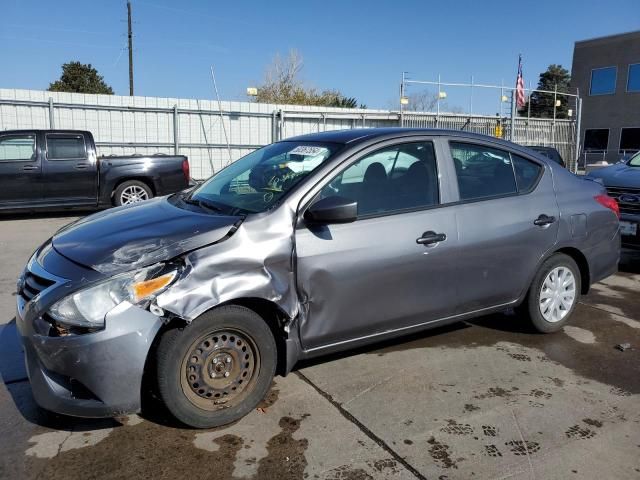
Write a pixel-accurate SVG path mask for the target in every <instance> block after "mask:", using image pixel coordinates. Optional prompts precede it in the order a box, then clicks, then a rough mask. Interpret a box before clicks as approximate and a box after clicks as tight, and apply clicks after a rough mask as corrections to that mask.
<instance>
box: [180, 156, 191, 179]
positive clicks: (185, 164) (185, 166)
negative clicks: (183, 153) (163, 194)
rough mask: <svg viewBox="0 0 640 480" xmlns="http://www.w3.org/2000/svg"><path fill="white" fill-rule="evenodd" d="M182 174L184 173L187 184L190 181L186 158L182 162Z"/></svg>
mask: <svg viewBox="0 0 640 480" xmlns="http://www.w3.org/2000/svg"><path fill="white" fill-rule="evenodd" d="M182 173H184V178H185V179H186V180H187V182H188V181H189V180H191V177H190V173H189V160H187V159H186V158H185V159H184V160H182Z"/></svg>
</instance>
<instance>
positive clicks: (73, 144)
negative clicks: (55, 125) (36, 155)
mask: <svg viewBox="0 0 640 480" xmlns="http://www.w3.org/2000/svg"><path fill="white" fill-rule="evenodd" d="M86 157H87V150H86V148H85V144H84V137H83V136H82V135H59V134H55V135H47V159H48V160H69V159H78V158H86Z"/></svg>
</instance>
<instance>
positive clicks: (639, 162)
mask: <svg viewBox="0 0 640 480" xmlns="http://www.w3.org/2000/svg"><path fill="white" fill-rule="evenodd" d="M629 165H631V166H632V167H640V152H638V153H636V154H635V155H634V156H633V157H631V160H629Z"/></svg>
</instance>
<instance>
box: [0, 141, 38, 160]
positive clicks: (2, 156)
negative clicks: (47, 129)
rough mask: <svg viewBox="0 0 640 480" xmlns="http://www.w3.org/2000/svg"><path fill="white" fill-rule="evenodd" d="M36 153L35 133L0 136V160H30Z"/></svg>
mask: <svg viewBox="0 0 640 480" xmlns="http://www.w3.org/2000/svg"><path fill="white" fill-rule="evenodd" d="M35 154H36V137H35V135H6V136H2V137H0V162H31V161H33V160H34V158H35Z"/></svg>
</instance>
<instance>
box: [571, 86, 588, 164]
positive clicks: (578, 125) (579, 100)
mask: <svg viewBox="0 0 640 480" xmlns="http://www.w3.org/2000/svg"><path fill="white" fill-rule="evenodd" d="M576 110H577V112H576V119H577V122H576V133H575V135H576V154H575V160H576V164H575V167H574V173H578V163H579V162H580V148H581V146H580V129H581V128H582V98H580V97H577V100H576ZM585 158H586V157H585ZM586 164H587V162H586V160H585V169H586V168H587V165H586Z"/></svg>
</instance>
